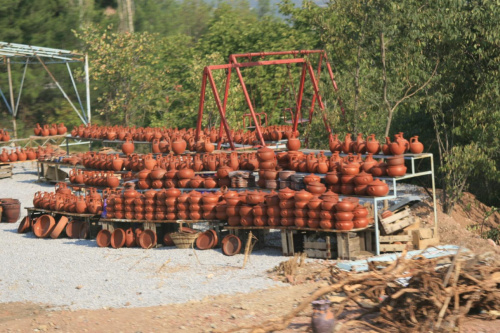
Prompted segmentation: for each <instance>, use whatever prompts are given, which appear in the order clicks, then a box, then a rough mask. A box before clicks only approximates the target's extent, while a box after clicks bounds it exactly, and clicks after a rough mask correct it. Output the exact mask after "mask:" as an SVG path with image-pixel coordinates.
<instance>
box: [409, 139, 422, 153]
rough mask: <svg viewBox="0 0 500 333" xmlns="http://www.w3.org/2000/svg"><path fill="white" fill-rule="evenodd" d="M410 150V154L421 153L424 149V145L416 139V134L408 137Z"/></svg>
mask: <svg viewBox="0 0 500 333" xmlns="http://www.w3.org/2000/svg"><path fill="white" fill-rule="evenodd" d="M410 151H411V153H412V154H421V153H422V152H423V151H424V145H423V144H422V142H420V141H418V136H414V137H412V138H411V139H410Z"/></svg>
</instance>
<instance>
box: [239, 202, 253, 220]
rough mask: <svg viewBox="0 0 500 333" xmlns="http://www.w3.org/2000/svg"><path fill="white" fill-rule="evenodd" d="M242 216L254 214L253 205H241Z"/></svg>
mask: <svg viewBox="0 0 500 333" xmlns="http://www.w3.org/2000/svg"><path fill="white" fill-rule="evenodd" d="M240 216H241V217H245V216H253V207H252V206H248V205H243V206H241V207H240Z"/></svg>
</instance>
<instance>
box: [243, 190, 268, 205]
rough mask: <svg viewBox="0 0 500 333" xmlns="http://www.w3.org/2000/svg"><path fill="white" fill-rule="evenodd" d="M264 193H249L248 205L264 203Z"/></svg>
mask: <svg viewBox="0 0 500 333" xmlns="http://www.w3.org/2000/svg"><path fill="white" fill-rule="evenodd" d="M264 199H265V198H264V193H263V192H258V191H252V192H248V193H247V203H248V204H250V205H256V204H259V203H262V202H264Z"/></svg>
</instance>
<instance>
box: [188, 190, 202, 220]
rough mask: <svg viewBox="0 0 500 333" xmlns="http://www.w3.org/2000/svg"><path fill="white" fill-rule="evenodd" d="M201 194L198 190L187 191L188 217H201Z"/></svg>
mask: <svg viewBox="0 0 500 333" xmlns="http://www.w3.org/2000/svg"><path fill="white" fill-rule="evenodd" d="M202 197H203V195H202V194H201V193H200V192H198V191H191V192H189V198H188V201H189V219H190V220H195V221H196V220H201V218H202V213H203V211H202V207H201V206H202V201H201V199H202Z"/></svg>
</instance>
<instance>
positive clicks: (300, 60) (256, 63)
mask: <svg viewBox="0 0 500 333" xmlns="http://www.w3.org/2000/svg"><path fill="white" fill-rule="evenodd" d="M233 61H234V60H233ZM305 62H306V60H305V59H304V58H295V59H277V60H265V61H252V62H242V63H231V64H224V65H211V66H207V67H208V68H209V69H210V70H216V69H227V68H244V67H255V66H269V65H286V64H303V63H305Z"/></svg>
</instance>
